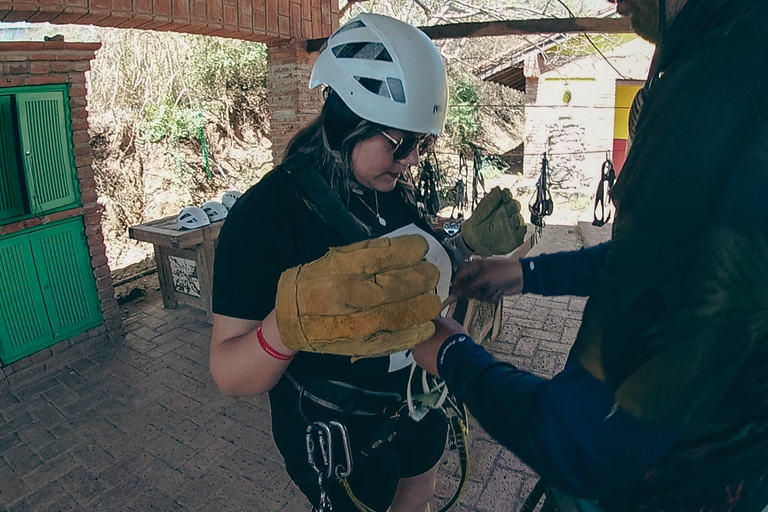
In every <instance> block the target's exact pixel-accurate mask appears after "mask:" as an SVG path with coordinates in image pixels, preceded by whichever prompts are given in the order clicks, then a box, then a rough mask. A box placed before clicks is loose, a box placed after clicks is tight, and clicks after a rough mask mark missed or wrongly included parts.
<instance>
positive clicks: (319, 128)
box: [283, 87, 414, 204]
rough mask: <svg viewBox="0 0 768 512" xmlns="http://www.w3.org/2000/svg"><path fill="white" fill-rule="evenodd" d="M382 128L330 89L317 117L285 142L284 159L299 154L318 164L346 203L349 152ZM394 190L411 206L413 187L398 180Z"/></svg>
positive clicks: (349, 180)
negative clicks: (357, 111)
mask: <svg viewBox="0 0 768 512" xmlns="http://www.w3.org/2000/svg"><path fill="white" fill-rule="evenodd" d="M384 128H385V127H383V126H381V125H379V124H376V123H372V122H370V121H366V120H365V119H363V118H361V117H360V116H358V115H357V114H355V113H354V112H352V111H351V110H350V109H349V107H347V105H346V104H345V103H344V102H343V101H342V99H341V98H340V97H339V95H338V94H337V93H336V92H335V91H333V90H332V89H331V88H330V87H329V88H326V90H325V102H324V103H323V108H322V110H321V111H320V115H319V116H317V118H315V120H314V121H312V122H311V123H310V124H309V125H307V126H306V127H305V128H304V129H302V130H301V131H300V132H299V133H297V134H296V135H295V136H294V137H293V139H291V141H290V142H289V143H288V148H287V149H286V151H285V156H284V157H283V159H284V160H287V159H288V158H290V157H292V156H295V155H301V156H303V157H305V158H307V159H309V160H311V161H312V162H316V163H317V169H318V171H319V172H320V174H321V175H322V176H323V178H324V179H325V181H326V182H327V183H328V185H330V187H331V189H333V190H334V191H335V192H336V193H337V194H338V195H339V197H340V198H341V200H342V202H343V203H344V204H349V198H350V192H351V185H352V180H353V178H354V175H353V173H352V152H353V150H354V149H355V146H356V145H357V144H358V143H359V142H362V141H363V140H365V139H368V138H370V137H373V136H374V135H376V134H378V133H379V132H380V131H381V130H382V129H384ZM396 190H397V191H398V192H399V193H400V194H401V195H403V196H404V197H405V198H406V199H407V200H409V201H410V202H411V203H413V201H414V200H413V193H412V187H410V186H409V185H408V184H406V183H404V182H402V181H399V182H398V185H397V188H396Z"/></svg>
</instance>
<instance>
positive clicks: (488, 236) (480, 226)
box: [460, 187, 526, 256]
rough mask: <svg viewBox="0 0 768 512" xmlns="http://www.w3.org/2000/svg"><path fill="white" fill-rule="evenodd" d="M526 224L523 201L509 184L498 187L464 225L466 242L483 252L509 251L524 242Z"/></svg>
mask: <svg viewBox="0 0 768 512" xmlns="http://www.w3.org/2000/svg"><path fill="white" fill-rule="evenodd" d="M525 232H526V226H525V221H524V220H523V216H522V215H520V203H519V202H518V201H517V200H516V199H515V198H514V197H512V192H510V191H509V189H507V188H505V189H504V190H501V189H500V188H499V187H494V188H493V189H491V191H490V192H488V193H487V194H486V195H485V197H483V199H482V200H481V201H480V204H478V205H477V208H476V209H475V212H474V213H473V214H472V216H471V217H470V218H468V219H467V220H466V221H464V223H463V224H462V225H461V232H460V233H461V236H462V238H463V240H464V243H465V244H466V245H467V246H468V247H469V248H470V249H471V250H472V251H473V252H475V253H476V254H478V255H480V256H491V255H494V254H497V255H500V254H508V253H510V252H512V251H514V250H515V249H516V248H517V247H519V246H520V245H522V243H523V240H524V239H525Z"/></svg>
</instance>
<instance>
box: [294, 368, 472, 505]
mask: <svg viewBox="0 0 768 512" xmlns="http://www.w3.org/2000/svg"><path fill="white" fill-rule="evenodd" d="M416 371H417V366H416V364H415V363H413V364H412V365H411V373H410V375H409V379H408V390H407V394H406V399H405V400H402V398H401V397H400V395H398V394H397V393H382V392H374V391H369V390H364V389H361V388H357V387H355V386H351V385H350V384H346V383H340V382H334V381H322V384H323V385H326V384H328V383H330V385H331V386H332V387H328V388H324V389H323V391H325V392H331V393H333V392H334V391H331V390H332V389H335V390H336V392H340V393H345V392H351V393H354V394H356V395H357V396H355V399H354V400H352V402H360V401H366V402H368V401H369V399H371V398H373V400H374V401H376V404H375V405H374V406H373V407H368V410H349V409H348V408H347V407H343V406H341V405H339V404H335V403H334V402H333V401H332V400H329V399H328V398H327V397H320V396H317V395H319V394H320V393H319V392H317V393H316V394H315V393H310V392H308V391H307V389H306V387H305V386H303V385H299V384H298V383H297V382H296V381H295V380H294V379H293V377H291V376H290V374H288V373H286V374H285V375H286V376H287V377H288V381H289V382H290V383H291V384H292V385H293V387H294V388H296V389H298V390H299V411H300V413H301V415H302V417H303V418H304V420H305V422H306V423H307V425H308V426H307V431H306V446H307V457H308V461H309V464H310V466H311V467H312V469H313V470H314V471H315V473H316V474H317V481H318V489H319V491H320V500H319V504H318V508H316V509H315V512H329V511H332V510H333V505H332V503H331V500H330V497H329V494H328V489H329V485H330V484H331V482H332V481H333V480H336V482H338V484H339V485H340V486H341V487H342V488H343V489H344V490H345V491H346V493H347V495H348V497H349V499H350V501H351V502H352V503H353V504H354V505H355V506H356V507H357V508H358V509H359V510H360V511H361V512H375V511H374V510H373V509H371V508H370V507H368V506H367V505H366V504H365V503H363V502H362V501H361V500H360V499H359V498H358V497H357V496H355V494H354V492H353V491H352V488H351V487H350V485H349V482H348V481H347V478H348V477H349V476H350V475H351V474H352V472H353V469H354V457H353V451H352V448H351V445H350V442H349V434H348V433H347V429H346V427H345V426H344V425H343V424H342V423H340V422H338V421H328V422H323V421H310V420H309V419H308V418H307V416H306V415H305V413H304V408H303V406H302V401H303V399H304V398H306V399H309V400H310V401H312V402H315V403H316V404H318V405H321V406H323V407H325V408H329V409H331V410H334V411H337V412H344V413H345V414H351V415H369V416H370V415H374V413H373V409H379V408H381V407H382V406H384V404H390V405H389V406H387V407H386V409H385V414H384V416H385V418H384V421H383V422H382V426H381V427H380V429H379V431H378V432H377V433H376V435H375V436H373V437H372V438H371V440H370V441H369V442H368V443H366V444H365V445H364V446H363V447H362V449H361V450H360V451H359V454H360V455H362V456H372V455H374V454H375V453H376V452H378V451H379V450H381V449H382V448H384V447H385V446H387V445H388V444H390V443H392V442H394V441H395V439H396V438H398V437H403V436H407V435H409V434H410V432H411V431H412V430H413V429H415V428H416V426H417V424H418V422H419V421H421V420H422V419H423V418H424V417H425V416H426V415H427V414H428V413H429V412H430V411H433V410H436V411H440V412H441V413H442V414H443V415H444V416H445V418H446V421H447V423H448V429H449V433H450V438H449V447H450V449H451V450H456V451H457V452H458V455H459V460H460V463H461V469H462V471H461V479H460V481H459V486H458V489H457V491H456V492H455V494H454V495H453V497H452V498H451V499H450V500H449V501H448V503H447V504H446V505H445V506H444V507H443V508H441V509H440V511H439V512H447V511H448V510H450V509H451V507H453V505H455V504H456V503H457V502H458V500H459V499H460V497H461V496H462V495H463V493H464V492H465V490H466V487H467V484H468V476H469V450H468V439H469V426H468V425H469V424H468V422H467V416H468V413H467V410H466V407H465V406H464V405H463V404H460V403H459V402H458V401H456V399H455V398H454V397H453V396H452V395H450V394H449V393H448V390H447V387H446V385H445V382H443V381H442V380H440V379H437V378H436V377H432V376H430V375H428V374H427V373H426V372H424V371H423V370H420V369H419V371H420V372H421V379H420V382H421V390H420V391H421V392H419V393H414V392H413V391H412V388H413V387H414V381H415V380H417V379H415V378H414V376H415V374H416ZM319 382H320V381H319V380H318V382H317V383H319ZM317 383H316V384H317ZM312 391H315V390H314V389H313V390H312ZM361 399H362V400H361ZM397 399H399V400H397ZM366 405H370V404H366ZM386 411H392V412H386ZM379 415H381V414H379ZM339 442H341V446H342V450H341V453H343V455H344V457H343V458H344V460H343V461H342V462H340V463H336V461H335V458H334V454H336V453H339V450H337V449H336V448H335V447H336V446H338V443H339Z"/></svg>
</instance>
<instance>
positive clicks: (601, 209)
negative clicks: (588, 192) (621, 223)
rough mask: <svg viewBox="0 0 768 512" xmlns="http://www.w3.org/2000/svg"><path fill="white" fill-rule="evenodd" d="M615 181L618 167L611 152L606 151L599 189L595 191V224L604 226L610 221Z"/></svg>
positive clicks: (593, 222) (593, 223)
mask: <svg viewBox="0 0 768 512" xmlns="http://www.w3.org/2000/svg"><path fill="white" fill-rule="evenodd" d="M615 182H616V169H614V167H613V162H612V161H611V156H610V153H606V155H605V162H603V166H602V167H601V168H600V181H599V183H598V184H597V190H596V191H595V207H594V212H593V213H594V219H593V220H592V225H593V226H598V227H600V226H604V225H605V224H606V223H607V222H610V220H611V207H610V203H611V189H612V188H613V184H614V183H615ZM606 198H607V199H608V203H609V204H608V205H606V203H605V200H606ZM606 210H607V211H606ZM598 213H599V216H598Z"/></svg>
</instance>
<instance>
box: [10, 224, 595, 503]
mask: <svg viewBox="0 0 768 512" xmlns="http://www.w3.org/2000/svg"><path fill="white" fill-rule="evenodd" d="M608 229H609V228H608V227H606V228H602V230H601V231H595V230H594V229H593V228H592V227H591V226H587V227H583V228H582V229H577V228H575V227H563V226H552V227H549V228H547V231H546V232H545V233H546V234H545V238H544V239H543V240H542V242H541V244H540V246H539V248H538V250H542V251H545V252H551V251H554V250H561V249H572V248H576V247H580V246H581V245H582V244H583V243H585V241H586V243H589V244H591V243H595V242H596V241H600V240H602V239H604V238H606V233H607V232H608ZM584 303H585V301H584V299H580V298H574V297H562V298H555V299H545V298H542V297H536V296H525V297H517V298H513V299H509V300H507V301H506V302H505V308H504V327H503V330H502V333H501V335H500V337H499V340H498V341H496V342H495V343H494V344H492V346H489V347H488V348H489V349H490V350H491V351H493V352H494V354H496V356H497V357H499V358H501V359H504V360H508V361H511V362H513V363H515V364H517V365H518V366H520V367H521V368H524V369H528V370H530V371H532V372H534V373H536V374H539V375H545V376H548V375H552V374H553V373H554V372H556V371H557V370H558V369H559V368H561V367H562V366H563V364H564V362H565V358H566V354H567V352H568V350H569V347H570V345H571V343H572V342H573V340H574V338H575V335H576V331H577V329H578V326H579V318H580V315H581V311H582V309H583V307H584ZM125 315H126V318H125V328H126V335H125V338H124V340H122V341H121V342H120V343H116V344H114V345H112V346H109V347H105V348H103V349H101V350H100V351H98V352H96V353H92V354H89V355H87V356H84V357H79V358H77V359H73V360H71V361H67V360H63V359H61V358H66V357H71V356H68V352H63V353H61V354H57V355H56V356H54V359H55V358H60V360H58V361H56V360H54V361H52V364H51V365H50V367H51V368H52V370H51V371H49V372H43V374H41V375H36V376H34V378H27V379H25V380H16V379H12V378H8V379H5V380H4V381H0V510H6V511H11V512H21V511H35V512H46V511H137V512H145V511H149V510H156V511H164V512H165V511H167V512H172V511H176V510H188V511H198V510H206V511H214V512H219V511H241V510H248V511H258V512H272V511H291V512H292V511H296V512H303V511H306V510H308V509H309V507H308V506H307V504H306V502H305V500H304V498H303V496H302V495H301V494H300V493H299V492H298V490H297V489H296V487H295V486H294V485H293V484H292V483H291V482H290V480H289V479H288V477H287V475H286V474H285V472H284V470H283V467H282V464H281V462H280V458H279V455H278V453H277V450H276V448H275V446H274V444H273V442H272V439H271V436H270V422H269V407H268V404H267V401H266V398H264V397H262V398H259V399H256V400H253V401H248V402H246V401H241V400H235V399H232V398H227V397H223V396H220V395H219V393H218V392H217V391H216V388H215V386H214V384H213V382H212V380H211V377H210V375H209V373H208V342H209V337H210V326H209V325H208V324H207V323H205V321H204V316H203V315H202V314H201V313H200V312H197V311H195V310H193V309H188V308H179V309H176V310H165V309H163V308H162V307H161V305H160V304H159V303H158V302H151V303H146V302H143V303H134V304H132V305H131V306H129V307H127V308H126V309H125ZM471 437H472V438H471V464H472V466H471V473H470V485H469V488H468V489H467V492H466V494H465V495H464V497H463V499H462V501H461V505H460V506H459V507H458V508H457V510H460V511H464V512H468V511H473V512H491V511H513V510H515V509H516V508H517V506H518V505H519V503H520V501H521V499H522V497H523V496H524V495H525V494H526V493H527V491H528V490H530V488H531V487H532V486H533V484H534V482H535V475H534V474H533V472H532V471H531V470H530V469H529V468H527V467H526V466H525V465H523V464H522V463H521V462H520V461H519V460H517V459H516V458H515V457H514V456H513V455H511V454H510V453H509V452H508V451H506V450H504V449H502V448H501V447H500V446H498V445H497V444H496V443H494V442H493V441H492V440H491V439H490V438H489V437H488V436H487V435H486V434H485V433H484V432H483V431H482V430H481V429H480V428H479V427H477V425H476V424H473V429H472V436H471ZM458 474H459V470H458V464H457V457H456V456H455V455H454V454H449V455H448V456H447V457H446V458H445V459H444V461H443V462H442V466H441V470H440V476H439V486H438V493H437V494H438V496H449V495H450V494H451V493H452V492H453V490H454V489H455V488H456V485H457V482H458ZM437 501H438V503H439V502H440V501H441V500H439V499H438V500H437Z"/></svg>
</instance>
